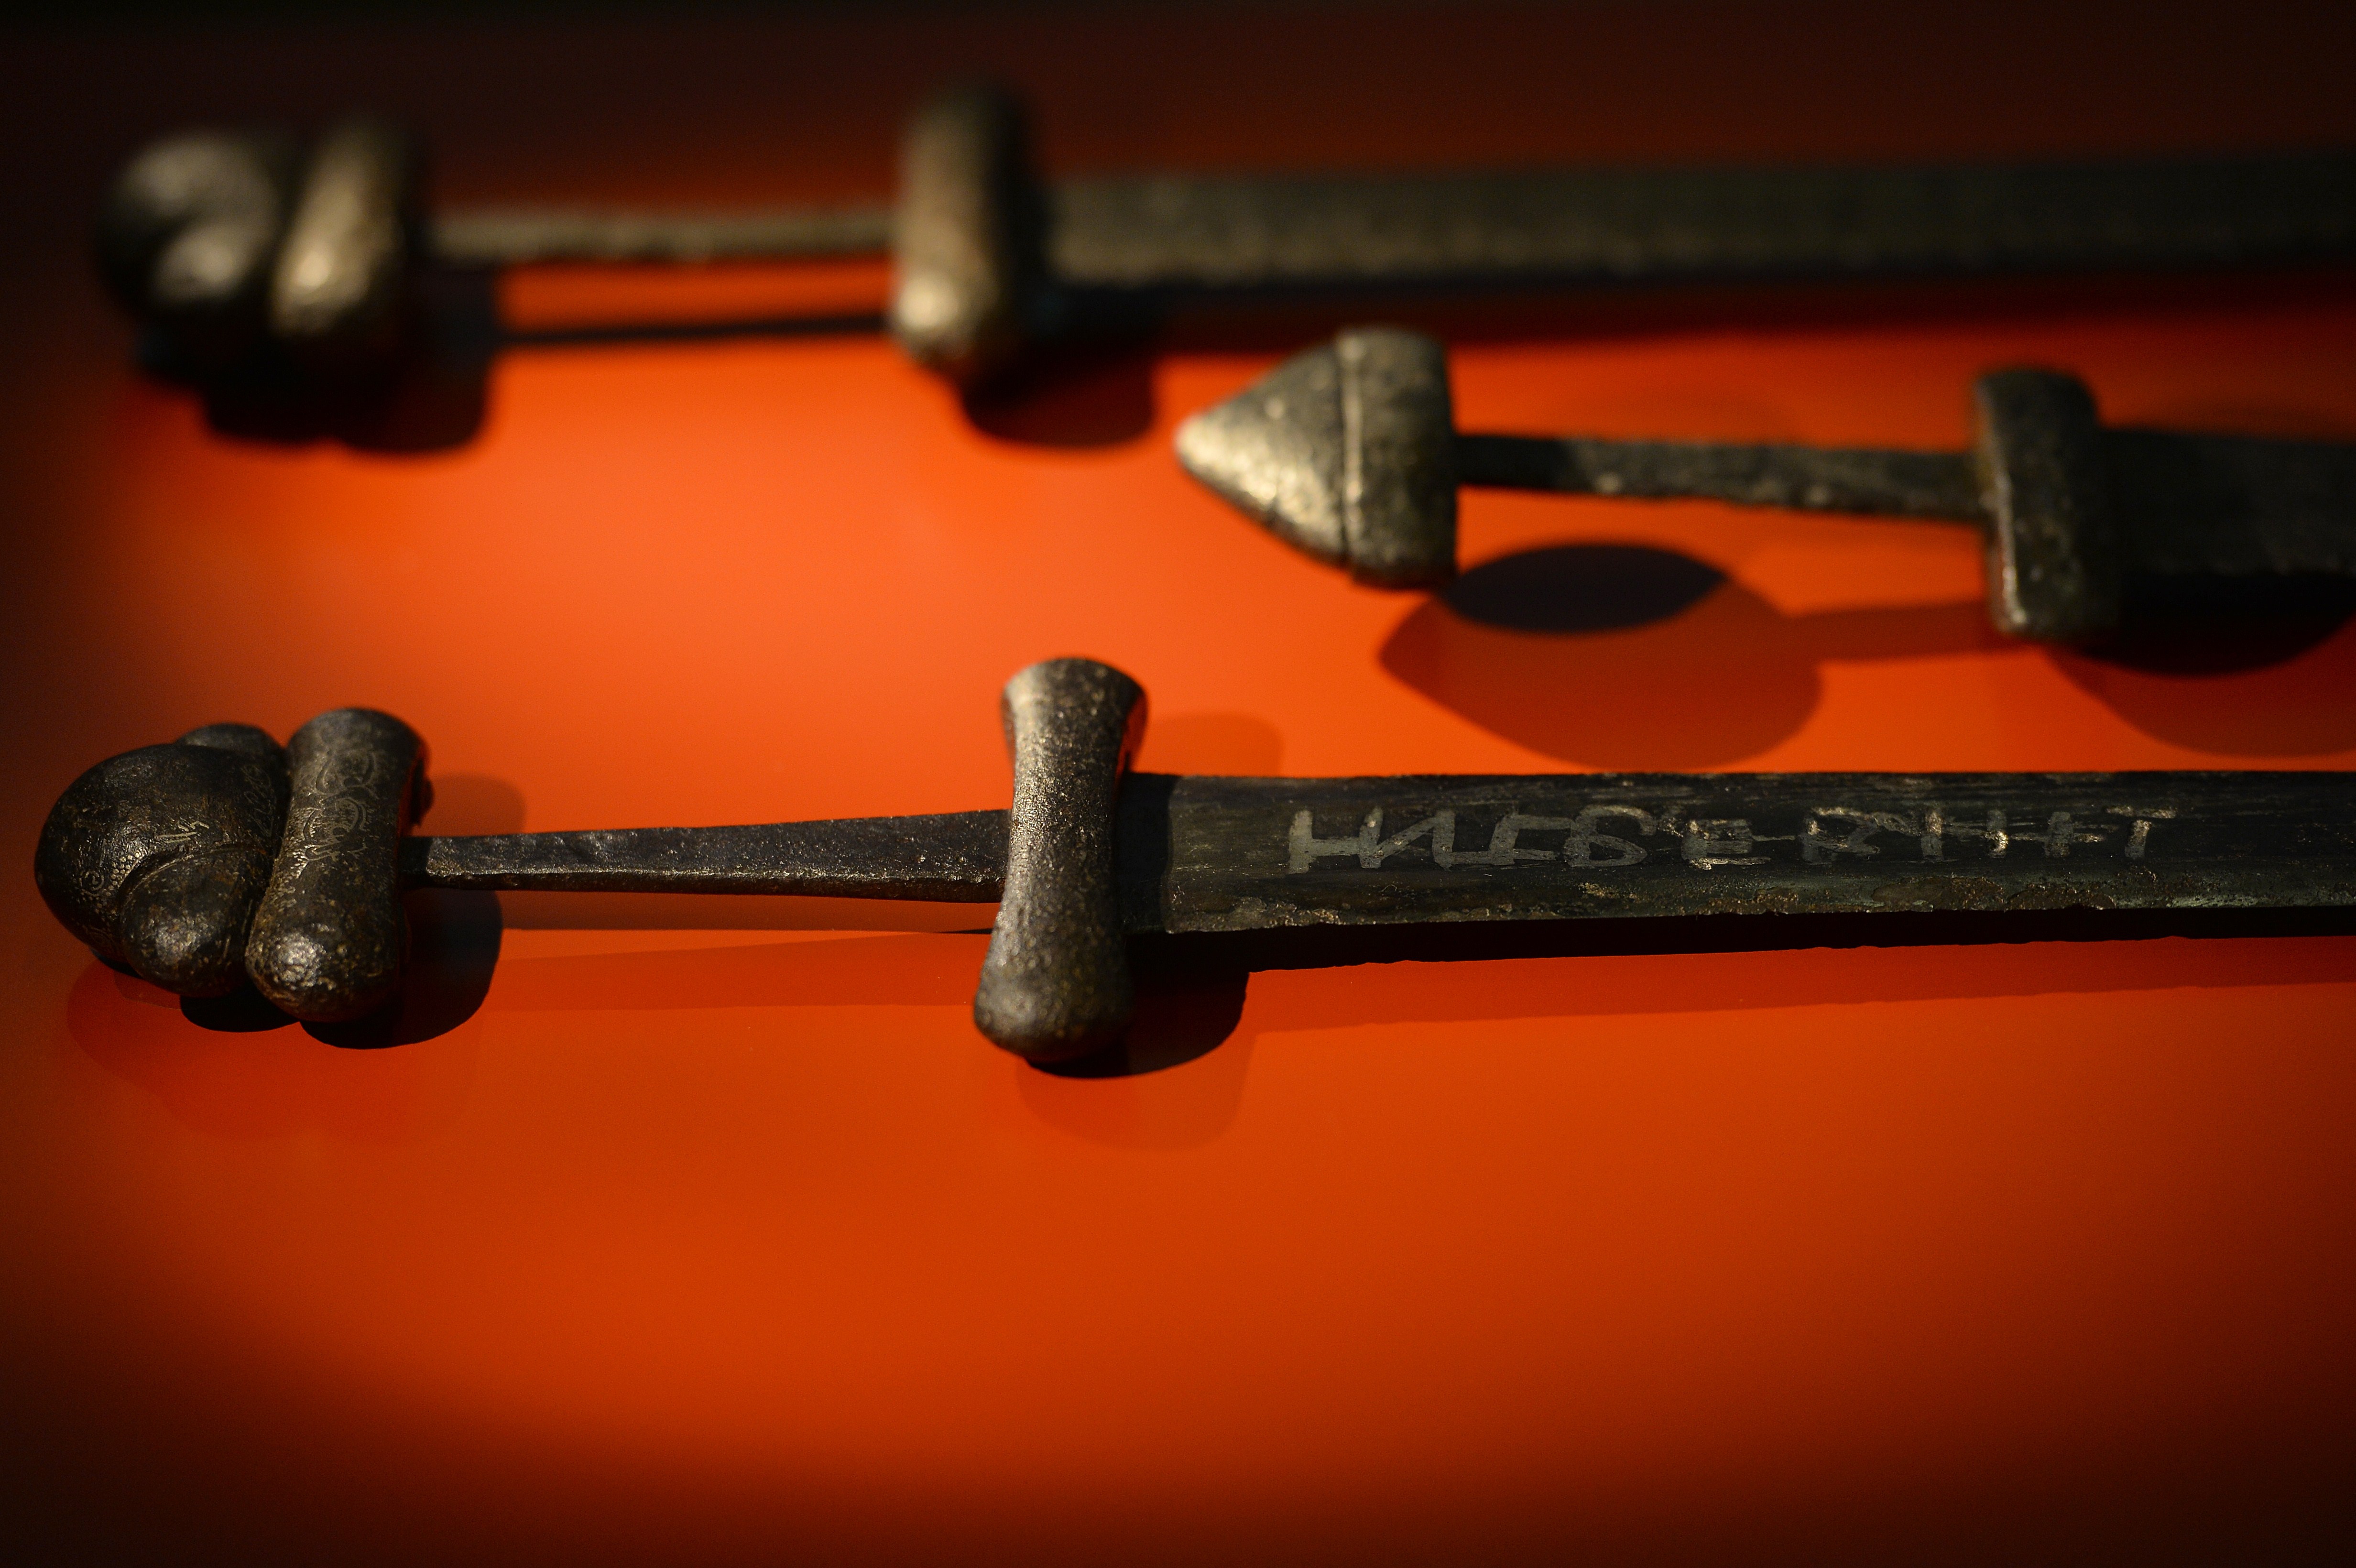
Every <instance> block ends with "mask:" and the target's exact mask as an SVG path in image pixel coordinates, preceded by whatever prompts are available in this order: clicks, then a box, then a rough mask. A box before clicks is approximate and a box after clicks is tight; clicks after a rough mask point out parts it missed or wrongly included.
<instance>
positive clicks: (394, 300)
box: [98, 119, 422, 377]
mask: <svg viewBox="0 0 2356 1568" xmlns="http://www.w3.org/2000/svg"><path fill="white" fill-rule="evenodd" d="M421 185H422V161H421V159H420V156H419V153H418V150H417V147H416V144H414V143H413V142H412V140H411V139H410V138H408V137H407V136H406V135H404V134H402V133H401V132H400V131H398V130H396V129H394V128H393V127H391V126H389V125H386V124H384V123H381V122H378V121H373V120H367V119H355V120H349V121H347V122H345V123H342V124H339V125H337V126H334V127H332V128H331V129H329V130H328V132H327V133H326V134H325V135H323V136H321V137H320V138H319V139H318V141H317V142H316V144H313V145H312V146H311V147H310V148H309V149H308V150H307V151H306V150H305V149H304V148H303V147H302V146H300V145H299V144H297V143H295V141H294V140H292V139H291V138H288V137H286V136H284V135H281V134H278V133H271V132H246V133H225V132H199V133H194V134H189V135H182V136H174V137H170V138H167V139H166V140H164V141H161V142H157V143H155V144H152V145H150V146H148V147H147V148H145V150H143V151H142V152H140V153H139V154H138V155H136V156H134V158H133V159H132V160H131V162H130V163H129V164H128V165H125V166H124V168H123V173H122V174H121V175H120V176H117V177H116V179H115V182H114V185H113V187H112V189H111V190H110V191H109V192H108V194H107V197H106V200H105V202H104V204H103V206H102V208H101V209H100V214H99V223H98V255H99V270H100V272H101V273H102V276H103V277H104V278H105V280H106V282H107V285H108V287H109V288H110V289H111V290H112V293H114V295H115V297H116V298H117V299H118V300H119V301H120V302H121V303H122V304H123V307H124V308H125V309H126V310H128V311H129V312H130V313H131V314H132V315H133V316H134V317H135V318H137V319H138V320H139V321H140V322H142V323H143V324H144V325H146V326H147V327H148V329H149V330H150V331H151V332H152V333H153V334H154V335H155V338H156V340H157V346H158V347H160V348H161V350H162V351H163V357H164V360H165V362H166V364H167V365H168V366H170V367H172V368H175V369H177V370H178V371H180V372H182V373H186V374H193V375H198V376H205V375H214V374H219V373H221V372H224V371H228V370H230V369H233V368H237V367H238V366H240V365H241V364H244V363H246V362H248V361H250V360H251V359H252V357H254V356H255V355H256V354H257V353H258V352H261V351H262V350H264V349H265V348H267V347H273V346H274V347H277V348H279V349H281V350H283V351H284V352H285V353H286V354H288V355H289V356H290V357H293V358H294V359H295V362H296V363H297V364H299V365H300V366H302V367H303V368H305V369H306V370H308V371H310V372H312V373H314V374H318V375H324V376H328V377H337V376H342V377H350V376H356V375H359V374H362V373H365V372H367V371H369V370H371V369H375V368H380V367H381V366H382V365H383V364H384V363H385V362H386V361H387V360H389V358H390V357H391V355H392V354H393V352H394V351H395V348H396V346H397V342H398V339H399V337H400V335H401V331H402V324H403V317H404V315H405V311H406V307H407V304H408V299H409V295H408V279H409V275H410V272H411V270H412V261H413V260H414V257H415V254H416V251H417V248H418V245H419V240H420V233H421V215H420V209H419V206H418V202H419V197H420V190H421Z"/></svg>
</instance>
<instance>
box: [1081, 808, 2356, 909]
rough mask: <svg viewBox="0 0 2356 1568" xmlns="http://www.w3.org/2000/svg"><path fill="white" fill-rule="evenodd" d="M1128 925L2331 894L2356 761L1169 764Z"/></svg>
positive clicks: (2192, 903) (2149, 904)
mask: <svg viewBox="0 0 2356 1568" xmlns="http://www.w3.org/2000/svg"><path fill="white" fill-rule="evenodd" d="M1123 814H1124V831H1123V836H1122V847H1123V852H1124V857H1125V859H1124V864H1123V868H1122V891H1123V896H1124V898H1125V900H1126V905H1125V908H1124V919H1125V921H1126V923H1127V924H1128V925H1129V927H1130V930H1132V931H1176V932H1187V931H1247V930H1255V929H1261V928H1266V927H1272V926H1300V925H1364V924H1390V923H1419V922H1433V921H1525V920H1569V919H1594V918H1605V919H1622V918H1629V917H1638V916H1692V915H1710V914H1833V913H1878V912H1911V911H1928V910H1954V911H1999V912H2001V911H2019V910H2052V909H2070V908H2088V909H2098V910H2107V909H2116V910H2126V909H2215V908H2253V909H2254V908H2305V907H2317V906H2324V905H2346V904H2351V903H2356V774H2351V773H1929V774H1901V773H1752V774H1743V773H1727V774H1690V773H1638V774H1585V775H1569V776H1533V777H1497V778H1478V777H1402V778H1344V779H1249V778H1201V777H1198V778H1177V777H1169V776H1163V775H1153V774H1141V775H1138V776H1136V777H1133V778H1131V779H1130V782H1129V784H1128V786H1127V789H1126V792H1125V796H1124V805H1123Z"/></svg>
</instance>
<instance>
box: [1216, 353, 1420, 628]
mask: <svg viewBox="0 0 2356 1568" xmlns="http://www.w3.org/2000/svg"><path fill="white" fill-rule="evenodd" d="M1178 461H1179V462H1180V463H1182V464H1184V465H1185V468H1186V471H1187V472H1188V473H1189V474H1192V475H1194V477H1195V478H1197V479H1199V480H1201V481H1202V482H1203V483H1204V484H1205V485H1208V486H1209V487H1210V488H1211V489H1212V490H1214V491H1215V492H1216V493H1217V494H1218V495H1219V496H1221V497H1222V498H1223V499H1225V500H1226V501H1227V502H1228V503H1230V504H1231V505H1233V506H1235V507H1237V508H1238V509H1240V510H1241V511H1243V512H1244V513H1245V514H1246V515H1248V516H1249V517H1252V518H1254V519H1255V520H1256V521H1258V522H1259V523H1261V524H1263V525H1265V526H1266V527H1267V528H1268V529H1269V532H1271V533H1273V534H1275V535H1276V536H1277V537H1278V538H1279V539H1283V540H1284V541H1285V542H1287V543H1288V544H1290V545H1293V546H1295V547H1296V548H1298V549H1301V550H1303V551H1306V552H1307V553H1308V554H1310V555H1312V556H1314V557H1316V558H1317V559H1318V560H1323V561H1326V562H1328V563H1329V564H1332V565H1334V566H1338V567H1340V568H1342V569H1343V570H1344V571H1347V572H1348V573H1349V574H1350V575H1351V576H1352V577H1354V578H1355V579H1356V580H1357V581H1360V582H1367V583H1373V584H1376V585H1377V586H1379V587H1384V588H1417V587H1425V586H1430V585H1432V584H1436V583H1441V582H1445V581H1448V580H1449V579H1450V578H1451V577H1453V576H1454V575H1455V574H1456V485H1457V473H1456V431H1455V415H1454V413H1453V411H1452V410H1451V406H1450V401H1449V395H1448V355H1447V350H1446V349H1445V348H1444V347H1441V345H1440V342H1439V341H1438V340H1437V339H1436V338H1432V337H1428V336H1424V335H1423V334H1421V333H1419V332H1404V331H1401V330H1399V329H1398V328H1396V327H1361V328H1358V329H1356V330H1354V331H1350V332H1345V333H1344V334H1342V335H1341V336H1339V337H1337V338H1335V339H1334V340H1333V342H1332V343H1329V344H1323V345H1320V346H1319V347H1315V348H1312V349H1309V350H1308V351H1306V352H1305V353H1301V354H1298V355H1295V356H1294V357H1292V358H1290V359H1288V360H1286V361H1285V362H1284V363H1283V364H1282V365H1281V366H1279V367H1278V368H1276V369H1275V370H1273V371H1271V372H1269V375H1268V376H1266V377H1265V378H1263V379H1260V380H1259V381H1257V382H1255V383H1254V384H1253V385H1251V386H1250V387H1248V388H1247V389H1245V390H1244V391H1243V392H1241V393H1239V394H1238V395H1237V396H1236V397H1233V398H1230V399H1229V400H1227V401H1226V402H1224V403H1221V404H1219V405H1218V406H1217V407H1215V408H1211V409H1205V410H1204V411H1202V412H1201V413H1198V414H1196V415H1194V417H1193V418H1191V419H1189V420H1187V421H1185V423H1183V424H1182V425H1181V426H1179V428H1178Z"/></svg>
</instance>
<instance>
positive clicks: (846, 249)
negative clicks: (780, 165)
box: [98, 87, 1055, 382]
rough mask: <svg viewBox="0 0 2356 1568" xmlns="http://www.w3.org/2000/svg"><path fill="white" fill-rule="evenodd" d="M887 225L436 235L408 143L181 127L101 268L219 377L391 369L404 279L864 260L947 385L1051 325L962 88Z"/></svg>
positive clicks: (1020, 133) (344, 130) (351, 377)
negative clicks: (438, 271) (524, 266)
mask: <svg viewBox="0 0 2356 1568" xmlns="http://www.w3.org/2000/svg"><path fill="white" fill-rule="evenodd" d="M902 177H903V187H902V192H901V196H900V199H899V202H898V206H897V209H896V211H895V212H894V214H893V215H892V221H891V223H890V224H889V225H888V227H887V226H886V225H884V224H883V223H882V222H880V221H878V219H880V217H881V215H880V214H877V213H873V212H870V211H867V210H864V209H861V210H852V211H841V212H834V211H812V212H807V213H786V214H767V215H752V216H749V217H743V218H738V219H725V218H722V219H714V218H713V217H712V216H711V215H702V216H691V217H684V218H681V217H666V216H665V215H661V214H653V213H648V214H636V215H631V214H620V215H610V214H609V215H606V216H605V218H604V219H598V218H596V217H595V216H594V215H583V214H578V213H562V212H556V213H541V214H534V213H531V212H530V211H524V212H516V211H503V212H491V213H477V214H473V215H466V214H457V215H453V219H454V220H453V221H451V222H449V223H446V224H444V223H436V222H435V221H434V220H433V219H431V218H430V217H429V216H428V215H427V213H426V210H425V208H424V206H423V192H424V157H423V150H422V147H421V146H420V144H418V142H417V141H416V140H415V139H414V138H412V137H411V136H409V135H408V134H406V133H403V132H402V131H401V130H399V129H398V128H397V127H394V126H391V125H388V124H386V123H382V122H380V121H374V120H367V119H354V120H348V121H346V122H344V123H340V124H337V125H335V126H332V127H330V128H329V130H328V131H327V133H325V134H324V135H322V136H321V137H320V138H318V140H317V141H316V143H314V144H312V145H310V146H309V147H308V148H305V147H304V146H303V145H301V144H298V143H296V142H295V141H293V140H292V139H290V138H288V137H285V136H284V135H280V134H277V133H267V132H248V133H223V132H198V133H188V134H182V135H177V136H172V137H167V138H166V139H164V140H162V141H159V142H156V143H154V144H150V145H149V146H147V147H145V148H144V149H142V150H141V151H140V152H139V153H138V154H136V155H134V157H133V158H132V160H131V161H130V162H129V163H128V164H127V165H124V167H123V171H122V173H121V174H119V175H118V176H116V178H115V181H114V184H113V186H112V187H111V189H110V190H109V193H108V195H107V197H106V200H105V202H104V204H103V206H102V209H101V212H100V217H99V224H98V258H99V269H100V272H101V273H102V276H103V277H104V279H105V280H106V283H107V285H108V287H109V288H110V290H111V291H112V293H113V294H114V295H115V298H116V299H117V300H118V301H119V302H120V303H121V304H122V305H123V308H124V309H125V310H127V311H129V312H130V314H131V315H133V316H134V318H135V319H136V320H138V321H139V322H140V323H141V324H142V325H145V326H146V327H147V328H148V329H149V330H150V331H151V332H152V333H153V334H154V335H155V339H156V341H157V345H158V346H159V347H161V348H162V350H163V354H164V359H165V361H166V363H167V364H169V365H171V366H173V367H175V368H177V369H179V370H181V371H183V372H186V373H188V374H191V375H194V376H197V377H199V378H203V377H212V376H220V375H223V374H226V373H229V372H231V371H235V370H237V369H239V368H242V367H247V366H251V365H253V364H256V363H258V362H261V361H262V360H265V359H269V358H272V357H283V358H284V360H286V361H288V362H291V363H292V364H293V365H294V366H295V368H298V369H300V370H301V371H303V372H305V374H307V375H310V376H312V377H314V378H316V379H319V380H322V381H328V382H333V381H339V380H340V381H345V382H352V381H360V380H365V379H367V378H368V377H369V376H371V375H380V374H381V373H382V372H384V371H385V370H387V369H389V368H391V366H392V365H393V363H394V362H395V361H396V360H397V358H398V357H399V355H400V353H401V351H402V345H403V342H404V334H405V333H406V331H407V329H408V328H409V326H410V325H411V324H412V309H411V304H412V292H413V291H412V281H413V279H414V277H415V275H416V273H417V272H418V270H419V268H420V267H421V266H423V264H424V263H425V262H426V261H428V260H429V259H432V258H436V257H438V258H439V259H441V260H442V261H446V262H451V263H455V264H458V265H477V266H479V265H498V264H503V263H506V262H510V261H518V262H520V261H613V260H617V259H618V260H625V261H645V260H652V259H661V260H669V261H689V260H700V259H704V258H706V257H708V256H710V255H711V254H712V253H713V251H714V250H715V248H717V249H718V250H720V251H724V252H725V253H727V254H731V255H738V256H750V255H764V256H772V257H786V256H795V255H813V256H818V255H841V254H846V253H852V252H856V251H862V250H869V249H873V250H883V249H885V248H886V246H885V244H884V243H883V241H885V240H887V239H888V241H889V245H888V248H889V249H890V251H892V253H893V255H894V260H895V263H896V272H897V276H896V277H895V279H894V291H893V297H892V309H891V325H892V330H893V331H894V334H895V335H896V336H898V337H899V339H900V342H901V344H902V346H903V347H905V348H906V350H907V351H908V353H909V354H910V355H911V356H912V357H914V358H916V360H917V361H918V362H919V363H920V364H923V365H926V366H927V367H930V368H934V369H937V370H940V371H942V372H944V373H945V374H948V375H949V376H951V377H952V378H954V379H958V380H960V381H973V380H976V379H983V378H986V377H988V376H990V375H992V374H994V373H996V372H998V371H1000V370H1002V369H1004V368H1007V367H1008V366H1010V365H1012V363H1013V362H1014V361H1015V360H1017V359H1018V358H1020V357H1021V356H1022V354H1023V351H1024V350H1025V349H1026V348H1027V347H1030V346H1031V344H1032V342H1033V340H1034V339H1035V338H1036V337H1038V336H1041V335H1043V334H1044V333H1046V332H1047V331H1049V330H1050V328H1051V324H1050V323H1049V321H1048V319H1047V317H1048V315H1050V314H1051V309H1052V306H1053V304H1054V301H1055V292H1054V290H1053V289H1052V288H1051V287H1050V286H1049V283H1048V278H1047V266H1046V251H1045V240H1044V235H1045V224H1046V208H1045V200H1044V196H1043V194H1042V189H1041V186H1040V184H1039V181H1038V179H1037V177H1036V176H1035V174H1034V172H1033V169H1032V166H1031V164H1030V142H1029V137H1028V134H1027V132H1026V131H1025V128H1024V123H1023V113H1022V110H1021V107H1020V105H1018V104H1017V103H1016V102H1015V101H1014V100H1013V99H1012V97H1011V96H1010V95H1008V94H1006V93H1005V92H1002V91H997V90H994V89H991V88H985V87H971V88H967V89H962V90H959V91H954V92H950V93H948V94H945V95H943V96H942V97H940V98H938V99H937V100H935V101H933V102H931V103H930V104H928V105H926V107H925V108H924V109H923V110H922V111H921V112H919V113H918V114H917V115H916V118H915V119H914V120H913V121H912V122H911V123H910V126H909V129H908V132H907V135H906V137H905V143H904V146H903V156H902Z"/></svg>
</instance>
